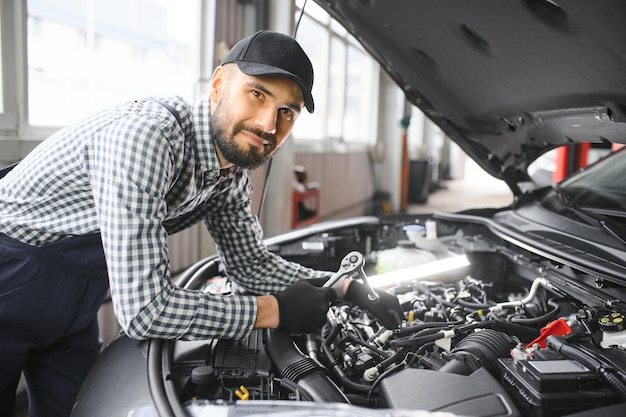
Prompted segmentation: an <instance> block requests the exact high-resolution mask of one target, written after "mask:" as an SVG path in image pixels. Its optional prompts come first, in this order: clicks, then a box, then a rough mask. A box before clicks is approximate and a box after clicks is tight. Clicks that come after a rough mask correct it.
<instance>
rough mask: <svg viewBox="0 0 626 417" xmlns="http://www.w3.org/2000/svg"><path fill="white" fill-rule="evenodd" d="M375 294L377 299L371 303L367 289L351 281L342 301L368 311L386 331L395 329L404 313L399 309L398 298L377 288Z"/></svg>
mask: <svg viewBox="0 0 626 417" xmlns="http://www.w3.org/2000/svg"><path fill="white" fill-rule="evenodd" d="M376 293H377V294H378V297H379V298H378V300H375V301H372V300H370V298H369V292H368V290H367V287H366V286H365V285H363V284H361V283H360V282H357V281H352V282H351V283H350V285H349V286H348V291H346V295H345V296H344V299H345V300H346V301H350V302H352V303H354V304H356V305H357V306H359V307H361V308H363V309H365V310H367V311H369V312H370V313H371V314H372V315H374V317H376V318H377V319H378V321H380V322H381V323H382V325H383V326H385V327H386V328H387V329H395V328H396V327H398V326H399V325H400V323H402V319H403V318H404V312H403V311H402V307H400V301H398V297H396V296H395V295H393V294H389V293H388V292H387V291H385V290H381V289H379V288H376Z"/></svg>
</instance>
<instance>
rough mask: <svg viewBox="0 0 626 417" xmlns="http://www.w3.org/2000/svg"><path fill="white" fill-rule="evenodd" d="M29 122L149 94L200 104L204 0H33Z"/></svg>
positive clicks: (70, 116)
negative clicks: (200, 34)
mask: <svg viewBox="0 0 626 417" xmlns="http://www.w3.org/2000/svg"><path fill="white" fill-rule="evenodd" d="M27 13H28V17H27V42H28V48H27V50H28V123H29V124H30V126H62V125H66V124H68V123H70V122H72V121H74V120H76V119H78V118H80V117H81V116H83V115H86V114H88V113H90V112H93V111H95V110H97V109H100V108H102V107H103V106H106V105H109V104H114V103H117V102H120V101H123V100H128V99H134V98H138V97H143V96H148V95H169V94H178V95H182V96H184V97H185V98H187V99H188V100H194V97H193V94H194V83H195V81H196V80H197V79H198V75H197V70H196V68H197V67H198V65H195V63H196V62H197V51H198V47H197V46H196V43H197V42H198V39H197V33H198V32H197V22H198V16H199V0H180V1H176V2H173V1H166V0H66V1H58V0H28V2H27Z"/></svg>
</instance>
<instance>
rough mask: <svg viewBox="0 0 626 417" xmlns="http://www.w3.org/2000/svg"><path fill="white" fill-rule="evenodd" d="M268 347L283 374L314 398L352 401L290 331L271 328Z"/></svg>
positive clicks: (267, 342)
mask: <svg viewBox="0 0 626 417" xmlns="http://www.w3.org/2000/svg"><path fill="white" fill-rule="evenodd" d="M265 350H266V351H267V355H268V356H269V357H270V359H271V360H272V363H273V364H274V366H275V367H276V370H277V371H278V373H279V374H280V376H281V378H285V379H288V380H290V381H293V382H295V383H296V384H297V385H298V386H299V387H301V388H302V389H303V390H304V391H306V392H307V393H308V394H310V396H311V397H312V399H313V400H314V401H317V402H340V403H350V401H349V400H348V398H347V397H346V396H345V394H344V393H343V392H342V391H341V390H340V389H339V387H337V385H335V383H334V382H333V381H331V380H330V378H329V377H328V375H327V374H326V369H325V368H324V367H323V366H321V365H320V364H319V363H318V362H316V361H314V360H313V359H311V358H310V357H309V356H306V355H305V354H304V353H302V352H301V351H300V349H298V347H297V346H296V345H295V343H293V340H291V335H290V334H289V332H286V331H284V330H273V329H267V330H266V332H265Z"/></svg>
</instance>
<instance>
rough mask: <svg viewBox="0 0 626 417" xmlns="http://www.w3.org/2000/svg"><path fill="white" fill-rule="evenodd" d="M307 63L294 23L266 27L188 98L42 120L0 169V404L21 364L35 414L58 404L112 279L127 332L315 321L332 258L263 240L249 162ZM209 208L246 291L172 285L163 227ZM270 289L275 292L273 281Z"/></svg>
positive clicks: (270, 144)
mask: <svg viewBox="0 0 626 417" xmlns="http://www.w3.org/2000/svg"><path fill="white" fill-rule="evenodd" d="M312 86H313V68H312V65H311V62H310V60H309V58H308V57H307V55H306V54H305V52H304V51H303V50H302V49H301V47H300V46H299V45H298V43H297V42H296V41H295V40H293V39H292V38H290V37H289V36H286V35H282V34H279V33H275V32H269V31H261V32H258V33H256V34H254V35H252V36H250V37H248V38H245V39H243V40H242V41H240V42H239V43H238V44H237V45H235V47H234V48H233V49H232V50H231V51H230V52H229V53H228V54H227V55H226V57H225V58H224V59H223V61H222V63H221V65H220V66H218V67H217V68H216V69H215V71H214V73H213V76H212V79H211V82H210V90H209V94H208V97H207V98H205V99H203V100H201V101H200V103H199V104H198V105H197V106H196V107H193V108H192V107H190V106H188V105H187V104H186V103H185V102H184V101H183V100H181V99H179V98H177V97H172V98H168V99H160V100H157V99H145V100H138V101H132V102H128V103H124V104H120V105H117V106H114V107H112V108H109V109H105V110H103V111H101V112H99V113H96V114H94V115H92V116H90V117H88V118H86V119H84V120H82V121H79V122H78V123H76V124H74V125H72V126H69V127H67V128H65V129H62V130H60V131H59V132H57V133H55V134H54V135H52V136H51V137H50V138H48V139H46V140H45V141H44V142H43V143H42V144H41V145H40V146H38V147H37V148H36V149H35V150H33V152H31V153H30V154H29V155H28V156H27V157H26V158H25V159H24V160H23V161H21V162H20V163H19V164H18V165H17V166H16V167H15V168H13V169H12V170H11V171H10V172H9V173H8V174H6V176H5V177H4V178H3V179H2V180H0V357H1V358H2V360H1V362H0V415H1V416H7V415H10V414H11V412H12V409H13V407H14V400H15V388H16V384H17V382H18V378H19V376H20V372H21V371H22V370H23V371H24V374H25V376H26V380H27V385H28V392H29V404H30V415H31V416H35V415H44V416H63V415H64V416H67V415H69V413H70V410H71V407H72V405H73V400H74V398H75V395H76V393H77V391H78V389H79V387H80V384H81V382H82V380H83V378H84V377H85V374H86V373H87V371H88V370H89V367H90V366H91V364H92V363H93V361H94V360H95V359H96V357H97V354H98V351H99V346H98V338H97V336H98V329H97V320H96V313H97V310H98V307H99V305H100V303H101V301H102V299H103V297H104V296H105V293H106V291H107V289H108V288H110V292H111V297H112V300H113V306H114V310H115V314H116V317H117V319H118V321H119V323H120V325H121V326H122V328H123V330H124V332H125V333H126V334H127V335H128V336H129V337H131V338H136V339H146V338H176V339H185V340H191V339H207V338H243V337H245V336H246V335H248V334H249V333H250V332H251V330H252V329H253V328H283V329H286V330H288V331H291V332H299V333H307V332H311V331H313V330H315V329H317V328H319V326H320V325H321V324H322V323H323V321H324V319H325V314H326V312H327V309H328V307H329V303H330V302H331V301H332V300H333V299H334V294H335V293H334V291H333V290H331V289H329V288H318V287H315V286H312V285H311V284H309V283H305V282H300V281H302V280H306V279H314V278H317V281H319V280H320V279H321V280H323V277H324V276H326V275H327V274H328V273H327V272H322V271H314V270H311V269H308V268H304V267H302V266H301V265H298V264H294V263H290V262H287V261H286V260H284V259H282V258H279V257H277V256H275V255H273V254H271V253H270V252H268V251H267V249H266V248H265V246H264V244H263V242H262V230H261V228H260V225H259V223H258V221H257V218H256V217H255V216H254V215H253V214H252V212H251V208H250V199H251V192H252V188H251V183H250V180H249V170H250V169H252V168H255V167H258V166H260V165H262V164H263V163H265V162H266V161H267V160H268V159H269V158H271V157H272V155H274V154H275V153H276V152H277V151H278V149H280V147H281V146H282V145H283V144H284V142H285V140H286V139H287V137H288V136H289V134H290V132H291V130H292V128H293V125H294V123H295V121H296V120H297V118H298V116H299V114H300V112H301V110H302V108H303V107H306V109H307V110H308V111H309V112H312V111H313V110H314V102H313V97H312V94H311V89H312ZM199 221H204V223H205V225H206V227H207V229H208V231H209V232H210V234H211V236H212V238H213V240H214V241H215V243H216V247H217V249H218V253H219V255H220V259H221V261H222V263H223V265H224V267H225V269H226V272H227V274H228V276H229V277H230V278H231V279H232V280H233V281H234V282H235V283H236V284H237V286H238V288H240V289H242V290H243V292H244V293H246V294H251V295H239V294H235V295H229V296H215V295H207V294H203V293H200V292H197V291H190V290H185V289H182V288H178V287H176V286H174V285H173V284H172V282H171V280H170V270H169V262H168V248H167V236H168V234H170V233H175V232H177V231H180V230H182V229H184V228H186V227H188V226H190V225H193V224H195V223H197V222H199ZM270 294H273V295H270Z"/></svg>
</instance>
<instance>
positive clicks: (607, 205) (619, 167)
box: [559, 148, 626, 211]
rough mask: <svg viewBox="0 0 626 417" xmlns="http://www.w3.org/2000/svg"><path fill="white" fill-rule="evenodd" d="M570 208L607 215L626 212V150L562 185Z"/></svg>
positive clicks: (594, 165) (560, 185) (613, 154)
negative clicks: (600, 211)
mask: <svg viewBox="0 0 626 417" xmlns="http://www.w3.org/2000/svg"><path fill="white" fill-rule="evenodd" d="M559 188H561V189H562V190H563V191H564V192H565V193H567V196H568V199H569V204H571V205H575V206H577V207H585V208H592V209H600V210H607V211H626V148H623V149H622V150H621V151H618V152H615V153H612V154H610V155H609V156H607V157H606V158H604V159H602V160H600V161H599V162H597V163H596V164H593V165H591V166H590V167H588V168H587V169H585V170H584V171H581V172H579V173H577V174H575V175H573V176H572V177H570V178H568V179H566V180H565V181H563V182H562V183H561V184H559Z"/></svg>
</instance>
